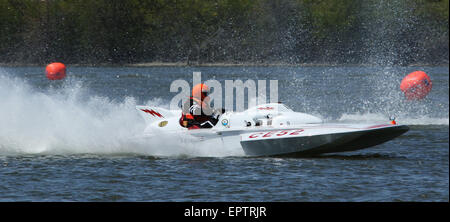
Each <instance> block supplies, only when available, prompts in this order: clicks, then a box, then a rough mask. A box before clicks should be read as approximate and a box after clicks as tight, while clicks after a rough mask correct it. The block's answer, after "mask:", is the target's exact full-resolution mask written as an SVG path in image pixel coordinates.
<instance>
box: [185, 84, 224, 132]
mask: <svg viewBox="0 0 450 222" xmlns="http://www.w3.org/2000/svg"><path fill="white" fill-rule="evenodd" d="M209 93H210V91H209V87H208V86H207V85H205V84H202V83H200V84H197V85H195V86H194V88H193V89H192V95H191V97H189V100H188V101H186V102H185V103H184V104H183V107H182V115H181V118H180V125H181V126H183V127H186V128H188V129H200V128H211V127H213V126H214V125H216V123H217V121H218V119H219V116H220V114H221V113H222V112H223V110H222V112H219V111H217V110H215V109H213V108H211V107H210V105H209V101H210V98H209V97H208V94H209Z"/></svg>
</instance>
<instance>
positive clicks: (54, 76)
mask: <svg viewBox="0 0 450 222" xmlns="http://www.w3.org/2000/svg"><path fill="white" fill-rule="evenodd" d="M45 75H46V76H47V78H48V79H50V80H58V79H64V77H66V66H65V65H64V64H62V63H60V62H55V63H51V64H48V65H47V68H45Z"/></svg>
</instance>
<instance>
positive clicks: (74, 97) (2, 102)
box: [0, 67, 449, 201]
mask: <svg viewBox="0 0 450 222" xmlns="http://www.w3.org/2000/svg"><path fill="white" fill-rule="evenodd" d="M43 70H44V67H14V68H11V67H9V68H6V67H3V68H0V178H1V180H0V201H448V200H449V195H448V190H449V185H448V184H449V178H448V175H449V162H448V159H449V154H448V151H449V139H448V138H449V119H448V114H449V104H448V103H449V102H448V99H449V69H448V67H151V68H131V67H114V68H105V67H69V69H68V78H66V79H65V80H64V81H53V82H52V81H49V80H47V79H46V78H45V76H44V74H43ZM415 70H423V71H425V72H427V73H428V74H429V75H430V77H431V79H432V81H433V89H432V91H431V93H430V94H429V95H428V97H427V98H426V99H424V100H422V101H413V102H411V101H405V100H404V98H403V95H402V93H401V92H400V90H399V84H400V81H401V79H402V78H403V76H405V75H406V74H408V73H409V72H412V71H415ZM194 71H200V72H202V79H203V80H207V79H217V80H219V81H220V82H222V83H223V82H224V81H225V80H236V79H242V80H244V81H245V80H247V79H253V80H255V81H256V80H258V79H259V80H262V79H266V80H270V79H276V80H278V81H279V86H278V88H279V92H278V94H279V99H280V101H282V102H284V103H285V104H287V105H288V106H290V107H291V108H293V109H294V110H296V111H300V112H307V113H311V114H314V115H318V116H320V117H322V118H324V119H325V120H326V121H328V122H387V121H388V119H389V117H390V116H392V115H393V116H396V118H397V122H398V123H401V124H407V125H409V126H410V127H411V130H410V131H409V132H407V133H406V134H404V135H403V136H401V137H399V138H397V139H395V140H393V141H390V142H387V143H385V144H382V145H379V146H376V147H373V148H370V149H366V150H362V151H358V152H350V153H340V154H329V155H326V156H323V157H316V158H247V157H244V156H242V154H241V153H242V151H240V150H232V149H230V150H226V151H224V150H215V148H214V147H207V148H204V147H203V148H202V149H201V150H196V149H195V147H193V146H186V145H185V144H171V143H169V142H170V141H166V140H167V138H161V139H160V141H155V142H154V143H152V144H148V145H146V146H142V145H136V144H135V143H133V141H130V140H129V138H130V137H132V136H133V135H135V134H137V133H139V132H141V131H142V130H143V128H144V122H143V121H142V120H141V119H140V117H139V115H138V114H137V113H136V111H135V109H134V106H135V105H141V104H144V105H152V106H163V107H167V108H168V104H169V102H170V100H171V99H172V97H173V96H175V94H176V93H170V92H169V86H170V83H171V82H172V81H173V80H176V79H185V80H187V81H189V82H191V81H192V72H194Z"/></svg>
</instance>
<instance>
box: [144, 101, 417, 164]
mask: <svg viewBox="0 0 450 222" xmlns="http://www.w3.org/2000/svg"><path fill="white" fill-rule="evenodd" d="M136 109H137V110H138V111H139V113H140V114H141V116H142V117H143V118H144V119H145V121H146V124H147V127H146V128H145V130H144V132H143V134H142V135H141V136H142V137H150V138H151V137H158V135H159V134H161V133H164V134H166V135H169V136H170V135H173V138H180V137H179V136H177V135H183V136H184V137H183V138H184V139H183V142H192V143H204V144H210V145H211V147H214V148H218V149H220V147H239V148H242V149H243V151H244V153H245V155H246V156H308V155H317V154H323V153H335V152H347V151H354V150H359V149H364V148H368V147H372V146H375V145H378V144H381V143H384V142H386V141H389V140H392V139H394V138H396V137H398V136H400V135H402V134H403V133H405V132H407V131H408V130H409V127H408V126H406V125H397V124H396V123H390V124H344V123H324V122H323V121H322V119H320V118H318V117H316V116H313V115H309V114H306V113H300V112H294V111H293V110H291V109H289V108H288V107H287V106H286V105H284V104H280V103H269V104H263V105H258V106H256V107H253V108H250V109H248V110H246V111H244V112H225V113H224V114H222V115H221V116H220V117H219V119H218V122H217V124H216V125H215V126H213V127H212V128H208V129H187V128H184V127H182V126H181V125H180V123H179V119H180V116H181V110H167V109H164V108H158V107H149V106H136ZM186 138H188V139H187V140H186Z"/></svg>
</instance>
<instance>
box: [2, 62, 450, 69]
mask: <svg viewBox="0 0 450 222" xmlns="http://www.w3.org/2000/svg"><path fill="white" fill-rule="evenodd" d="M46 65H47V64H33V63H0V67H45V66H46ZM65 65H66V66H72V67H142V68H145V67H324V66H331V67H334V66H347V67H355V66H360V67H380V66H386V67H430V66H447V67H448V66H449V63H443V64H425V63H424V64H421V63H415V64H408V65H380V64H369V63H361V64H349V63H341V64H337V63H295V64H294V63H282V62H270V63H252V62H248V63H245V62H244V63H226V62H216V63H201V64H187V63H186V62H146V63H123V64H118V63H117V64H115V63H98V64H87V63H86V64H70V63H66V64H65Z"/></svg>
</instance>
